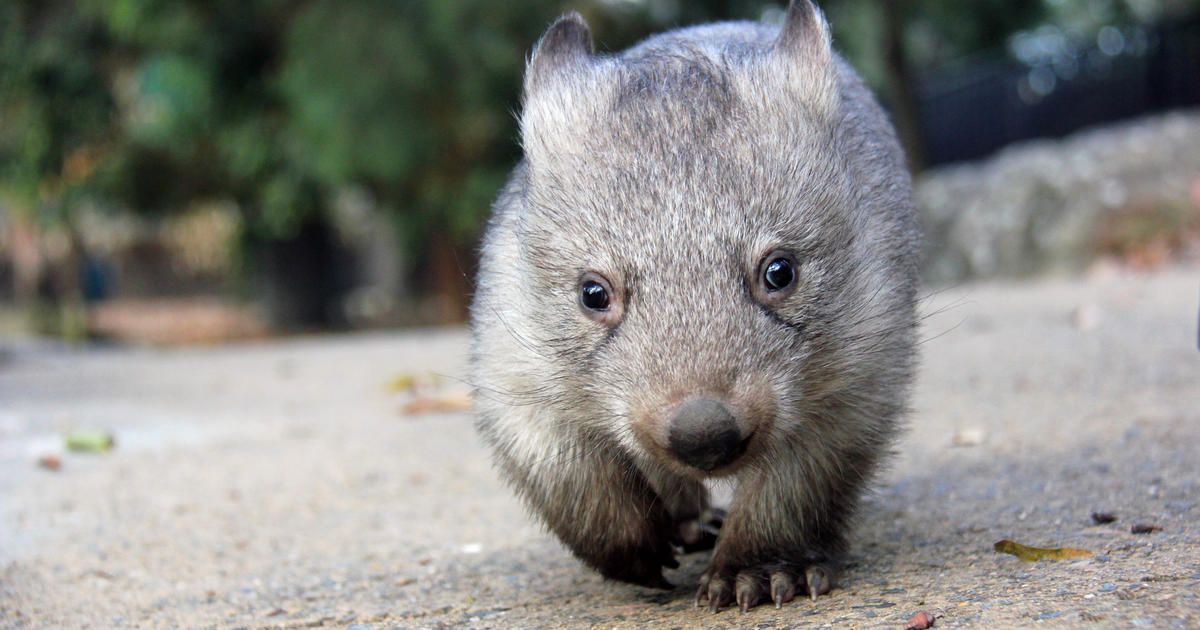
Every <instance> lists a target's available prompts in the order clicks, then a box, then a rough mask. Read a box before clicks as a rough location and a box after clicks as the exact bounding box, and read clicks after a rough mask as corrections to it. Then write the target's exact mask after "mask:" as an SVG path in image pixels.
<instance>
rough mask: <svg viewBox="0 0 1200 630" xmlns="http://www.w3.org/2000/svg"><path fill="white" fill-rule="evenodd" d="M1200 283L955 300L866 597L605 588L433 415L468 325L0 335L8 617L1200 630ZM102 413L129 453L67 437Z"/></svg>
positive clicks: (1077, 282) (944, 315)
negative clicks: (190, 343) (300, 334)
mask: <svg viewBox="0 0 1200 630" xmlns="http://www.w3.org/2000/svg"><path fill="white" fill-rule="evenodd" d="M1198 294H1200V270H1197V269H1173V270H1169V271H1162V272H1158V273H1154V274H1149V275H1131V274H1127V273H1124V272H1121V271H1117V270H1103V269H1101V270H1099V271H1094V272H1093V273H1091V274H1089V275H1088V276H1087V277H1086V278H1081V279H1047V280H1039V281H1036V282H1028V283H1020V284H996V283H989V284H972V285H966V286H962V287H958V288H954V289H949V290H943V291H937V292H932V291H931V292H930V293H929V295H928V296H927V298H926V299H925V307H924V311H925V313H926V314H927V316H926V318H925V319H924V323H923V334H922V336H923V338H924V339H925V342H924V343H922V345H921V350H922V353H923V360H922V366H923V367H922V370H921V376H920V381H919V385H918V388H917V395H916V397H915V400H914V404H913V408H914V409H913V413H912V417H911V428H910V430H909V432H908V433H907V435H906V436H905V438H904V440H903V441H902V442H901V443H900V444H899V445H898V448H897V451H898V453H897V457H896V458H895V459H894V460H893V462H892V465H891V466H890V468H889V469H888V470H887V471H886V472H885V473H884V474H883V475H882V476H881V478H880V479H879V483H878V484H877V487H876V491H875V492H874V493H873V494H872V495H871V496H870V498H869V499H868V501H867V503H866V506H865V509H864V510H863V512H862V518H861V523H860V525H859V527H858V529H857V530H856V533H855V536H854V540H855V543H854V548H853V552H852V553H851V555H850V557H849V561H848V567H847V570H846V573H845V575H844V577H843V580H842V583H841V585H840V587H839V588H837V589H835V590H834V591H833V593H832V594H831V595H829V596H827V597H822V598H821V599H820V601H819V602H817V603H816V604H813V603H812V602H810V601H807V600H797V601H795V602H793V603H791V604H788V605H786V606H784V607H783V608H782V609H781V610H776V609H774V608H773V607H769V606H760V607H758V608H755V609H753V610H752V611H751V612H749V613H747V614H742V613H739V612H737V611H736V610H735V609H726V610H724V611H722V612H720V613H718V614H716V615H713V614H710V613H708V612H707V611H705V610H699V609H696V608H694V607H693V593H694V591H695V580H696V578H697V577H698V575H699V573H700V572H701V571H702V570H703V565H704V561H705V556H704V554H694V555H691V556H687V557H685V558H684V562H683V566H682V567H681V568H680V569H679V570H677V571H672V572H668V578H669V579H671V580H673V581H674V582H675V583H677V584H679V587H678V588H676V589H675V590H674V591H672V592H657V591H649V590H645V589H641V588H637V587H632V586H626V585H622V584H614V583H607V582H605V581H604V580H602V579H601V578H599V577H598V576H597V575H595V574H594V573H592V572H590V571H588V570H586V569H584V568H583V567H582V566H581V565H580V564H579V563H578V562H577V561H575V560H574V559H573V558H572V557H571V556H570V555H569V554H568V553H567V552H566V551H565V550H564V549H563V548H562V547H561V546H560V545H559V544H558V543H557V542H556V541H555V540H554V539H553V538H552V537H551V536H549V535H548V534H546V533H544V532H543V531H542V530H541V529H540V528H539V527H538V526H537V525H536V524H535V523H533V522H532V521H531V519H530V518H529V517H528V516H527V515H526V513H525V512H524V510H523V509H522V507H521V506H520V504H519V503H518V502H517V500H516V499H515V498H514V496H513V495H512V493H511V492H510V491H509V490H508V489H507V488H505V487H503V486H502V485H501V484H500V483H499V482H498V480H497V477H496V474H495V473H494V472H493V470H492V469H491V467H490V465H489V463H488V461H487V456H486V453H485V452H484V450H483V448H482V447H481V446H480V444H479V441H478V439H477V438H476V437H475V435H474V433H473V431H472V428H471V420H470V418H469V415H468V414H466V413H464V412H461V411H436V410H434V411H431V412H428V413H420V414H414V413H410V411H412V410H413V407H412V406H411V404H412V399H413V396H414V394H412V393H411V392H409V391H407V390H406V386H407V383H406V382H405V381H406V380H409V379H408V377H409V376H415V377H417V379H416V380H417V381H418V382H420V381H421V380H423V378H422V377H423V375H425V374H427V373H435V374H440V375H444V376H445V378H443V379H441V382H440V385H439V384H436V383H435V384H427V385H425V386H424V387H425V388H426V389H427V391H426V392H425V394H423V396H425V398H423V400H424V401H426V402H429V401H433V402H434V403H437V402H438V401H443V402H446V403H447V405H448V406H449V407H450V408H451V409H453V408H454V407H455V405H456V404H457V403H458V402H460V401H461V397H460V394H461V392H462V391H463V390H464V389H465V387H464V386H463V385H462V384H461V383H460V382H459V381H458V380H456V379H460V378H461V377H462V375H463V374H464V363H465V356H466V348H467V338H466V334H465V332H464V331H463V330H461V329H442V330H421V331H411V332H399V333H388V334H369V335H354V336H344V337H322V338H299V339H290V340H285V341H276V342H261V343H256V344H252V345H241V346H230V347H214V348H205V349H176V350H169V351H164V350H150V349H133V350H131V349H116V348H93V349H86V350H79V349H68V348H58V347H54V346H48V345H46V344H44V343H34V342H21V341H18V340H5V341H0V627H4V628H84V627H88V628H110V627H113V628H134V627H137V628H316V627H331V628H332V627H336V628H355V629H359V630H362V629H368V628H369V629H377V628H379V629H382V628H460V627H469V628H593V627H595V628H778V629H783V628H810V627H837V628H850V627H855V628H895V629H896V630H899V629H901V628H903V627H904V626H905V624H906V623H907V622H908V620H909V619H910V618H911V617H912V616H913V615H914V614H915V613H917V612H920V611H927V612H929V613H930V614H932V615H934V616H935V617H936V625H935V628H939V627H1027V626H1032V625H1035V624H1040V625H1043V626H1045V627H1089V628H1093V627H1101V628H1104V627H1111V628H1118V627H1119V628H1127V627H1153V628H1175V627H1178V628H1194V627H1200V599H1198V597H1200V595H1198V594H1200V524H1198V523H1200V455H1198V453H1200V351H1198V350H1197V310H1198V309H1197V298H1198ZM427 406H428V405H427ZM433 406H434V407H436V406H437V405H436V404H435V405H433ZM78 429H103V430H106V431H110V432H111V433H112V434H113V435H114V437H115V440H116V444H115V447H114V448H113V449H112V450H111V451H109V452H106V453H77V452H64V450H63V449H64V447H63V438H62V435H63V434H64V433H65V432H69V431H72V430H78ZM45 455H57V456H58V457H59V459H60V461H61V467H60V468H59V469H57V470H52V469H50V468H47V467H44V466H41V465H39V464H38V459H39V458H40V457H42V456H45ZM1093 512H1108V513H1111V514H1112V515H1114V516H1116V518H1117V520H1116V521H1115V522H1112V523H1107V524H1095V523H1094V522H1093V519H1092V516H1091V514H1092V513H1093ZM1137 524H1146V525H1153V526H1157V527H1161V528H1162V529H1161V530H1160V531H1153V532H1151V533H1147V534H1134V533H1131V528H1132V527H1133V526H1134V525H1137ZM1002 539H1011V540H1014V541H1017V542H1020V543H1025V544H1029V545H1035V546H1041V547H1060V546H1062V547H1076V548H1082V549H1086V550H1089V551H1091V552H1093V553H1094V554H1095V555H1094V556H1091V557H1086V558H1082V559H1073V560H1063V561H1059V562H1050V561H1039V562H1034V563H1029V562H1023V561H1021V560H1018V559H1017V558H1015V557H1013V556H1011V555H1006V554H1000V553H996V552H994V551H993V550H992V545H993V544H994V543H995V542H997V541H999V540H1002Z"/></svg>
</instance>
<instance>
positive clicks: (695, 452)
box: [667, 398, 747, 472]
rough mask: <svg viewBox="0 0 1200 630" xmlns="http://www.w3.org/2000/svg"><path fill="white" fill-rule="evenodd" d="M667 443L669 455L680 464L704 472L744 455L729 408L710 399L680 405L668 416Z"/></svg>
mask: <svg viewBox="0 0 1200 630" xmlns="http://www.w3.org/2000/svg"><path fill="white" fill-rule="evenodd" d="M667 440H668V443H669V445H670V447H671V452H673V453H675V456H676V457H678V458H679V459H680V460H681V461H682V462H683V463H685V464H688V465H689V466H695V467H696V468H699V469H700V470H703V471H705V472H711V471H713V470H716V469H718V468H720V467H722V466H724V465H725V464H728V463H730V462H732V461H733V460H735V459H737V458H738V457H739V456H740V455H741V454H742V453H743V452H745V450H746V441H747V439H746V436H744V435H742V431H741V429H739V428H738V424H737V420H736V419H735V418H734V417H733V414H731V413H729V409H727V408H726V407H725V405H723V404H721V403H720V402H718V401H716V400H712V399H710V398H695V399H692V400H689V401H687V402H685V403H683V404H682V405H680V406H679V408H677V409H676V410H675V415H673V416H672V417H671V424H670V429H669V431H668V434H667Z"/></svg>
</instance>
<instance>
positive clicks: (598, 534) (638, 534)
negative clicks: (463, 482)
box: [500, 444, 679, 589]
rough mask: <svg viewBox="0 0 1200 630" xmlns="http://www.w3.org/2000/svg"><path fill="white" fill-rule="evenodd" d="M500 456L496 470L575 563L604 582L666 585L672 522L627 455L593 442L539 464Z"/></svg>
mask: <svg viewBox="0 0 1200 630" xmlns="http://www.w3.org/2000/svg"><path fill="white" fill-rule="evenodd" d="M511 455H512V454H511V453H510V456H508V457H501V458H500V459H501V463H502V469H503V470H504V472H505V473H506V475H507V476H509V477H510V478H511V479H512V481H513V482H514V484H515V485H516V487H517V489H518V491H519V492H520V493H521V494H523V495H524V496H525V498H526V500H527V501H528V502H529V504H530V505H531V506H532V507H533V508H534V509H535V510H536V511H537V512H539V513H540V514H541V516H542V517H543V519H544V520H545V522H546V523H547V524H548V525H549V526H550V529H551V530H553V531H554V533H555V534H556V535H558V537H559V539H561V540H562V541H563V542H564V543H566V545H567V546H568V547H569V548H570V549H571V551H572V552H574V553H575V555H576V556H577V557H579V559H580V560H583V561H584V562H585V563H586V564H588V565H589V566H591V567H592V568H594V569H596V570H597V571H599V572H600V573H601V574H602V575H604V576H605V577H608V578H611V579H615V580H621V581H625V582H632V583H634V584H640V585H643V586H649V587H653V588H665V589H669V588H673V586H672V585H671V583H670V582H667V581H666V580H665V579H664V578H663V576H662V568H663V567H664V566H666V567H670V568H675V567H678V566H679V563H678V562H676V560H675V554H674V550H673V549H672V546H671V542H672V540H673V539H674V531H673V530H674V526H675V523H674V519H672V518H671V515H670V514H669V512H668V511H667V509H666V506H665V505H664V504H663V502H662V501H661V500H660V499H659V497H658V494H657V493H656V492H655V491H654V489H653V488H651V487H650V484H649V483H648V482H647V480H646V478H645V476H644V475H643V474H642V473H641V472H640V471H639V470H638V469H637V468H636V467H635V466H634V464H633V462H632V461H631V460H630V459H629V458H628V456H627V455H625V454H623V453H621V452H620V451H618V450H616V449H614V448H611V447H606V446H604V445H601V444H590V445H587V447H583V446H576V447H575V448H571V449H568V450H564V451H561V452H559V453H558V454H557V455H556V456H553V457H550V458H544V459H542V460H541V461H539V462H536V463H531V462H521V461H517V460H516V459H513V458H512V457H511Z"/></svg>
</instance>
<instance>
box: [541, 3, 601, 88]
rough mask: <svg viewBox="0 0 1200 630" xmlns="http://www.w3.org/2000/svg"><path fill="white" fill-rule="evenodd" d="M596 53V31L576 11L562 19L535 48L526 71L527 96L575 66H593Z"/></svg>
mask: <svg viewBox="0 0 1200 630" xmlns="http://www.w3.org/2000/svg"><path fill="white" fill-rule="evenodd" d="M594 54H595V45H594V44H593V43H592V29H590V28H588V25H587V22H585V21H584V19H583V16H582V15H580V14H579V13H577V12H575V11H572V12H570V13H567V14H566V15H564V16H562V17H560V18H558V21H557V22H555V23H554V24H553V25H552V26H551V27H550V29H549V30H547V31H546V34H545V35H542V39H540V40H538V43H537V46H536V47H535V48H534V49H533V56H532V57H530V59H529V65H528V66H527V67H526V69H525V94H526V95H528V94H529V93H530V92H532V91H533V90H536V89H540V88H541V86H542V85H544V84H546V83H549V82H552V81H553V80H554V77H555V76H557V75H559V74H560V73H562V72H565V71H568V70H569V69H570V68H572V67H579V66H582V65H585V64H587V63H590V62H591V61H592V58H593V55H594Z"/></svg>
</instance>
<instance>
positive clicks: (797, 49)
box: [775, 0, 833, 65]
mask: <svg viewBox="0 0 1200 630" xmlns="http://www.w3.org/2000/svg"><path fill="white" fill-rule="evenodd" d="M829 39H830V38H829V23H828V22H826V21H825V16H823V15H821V10H820V9H818V8H817V7H816V6H815V5H813V3H812V1H811V0H792V1H791V4H790V5H788V11H787V18H786V19H785V20H784V22H783V29H782V30H780V32H779V39H777V40H776V41H775V46H776V47H777V48H778V49H780V50H781V51H783V52H785V53H786V54H791V55H796V56H798V57H799V58H800V59H801V60H803V61H804V62H805V63H809V64H815V65H824V64H827V63H829V61H830V57H832V56H833V48H832V45H831V44H830V41H829Z"/></svg>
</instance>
